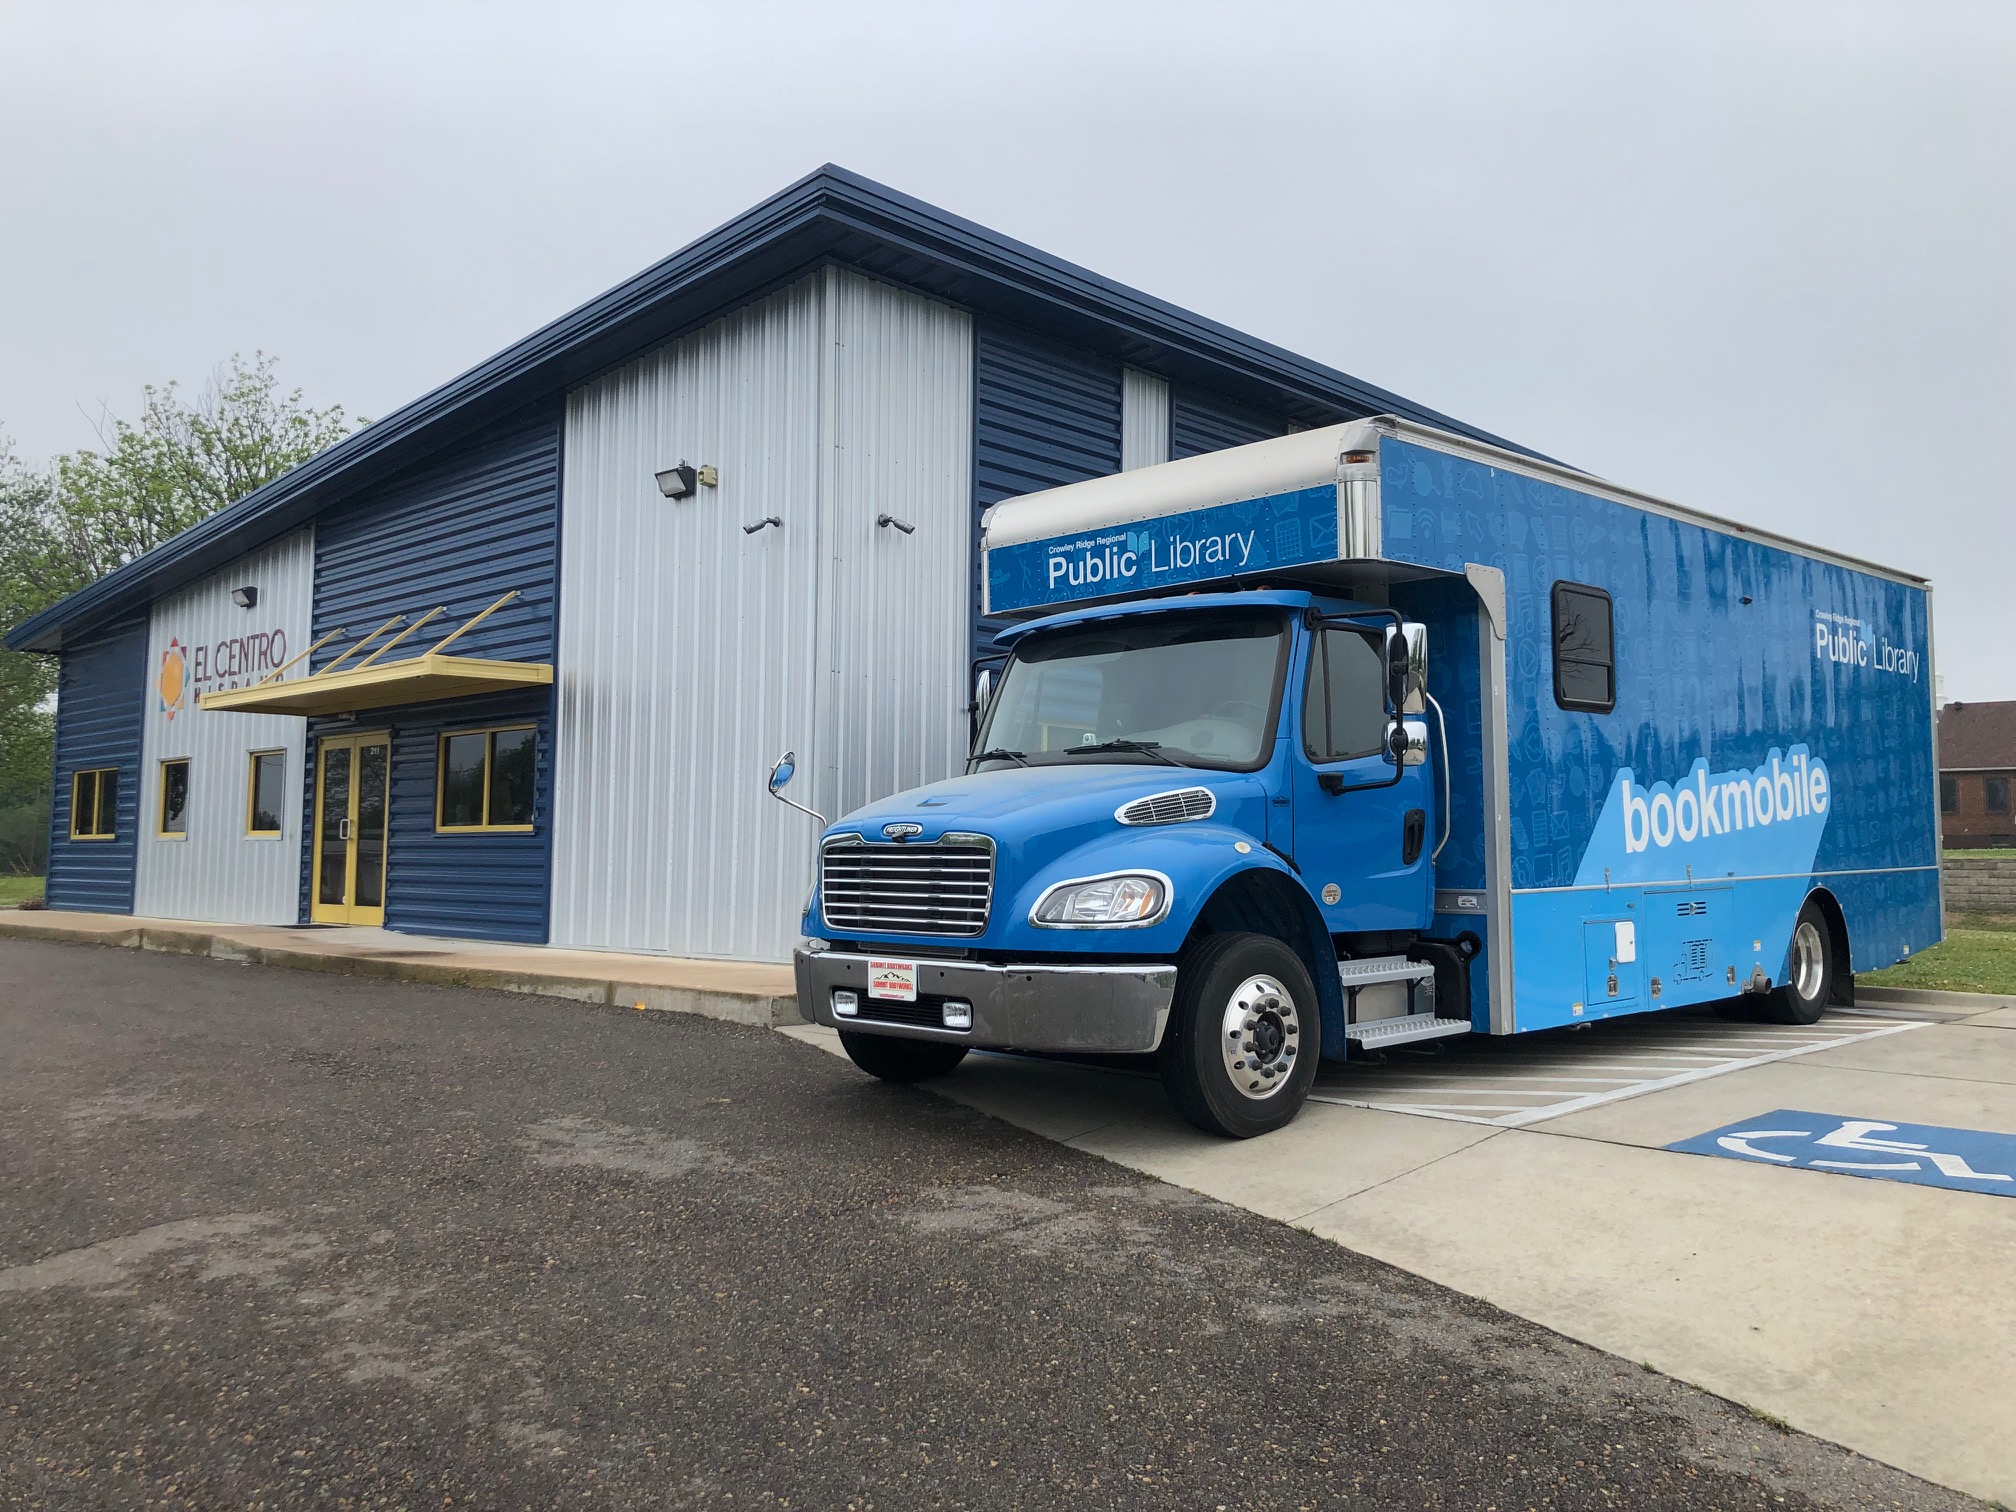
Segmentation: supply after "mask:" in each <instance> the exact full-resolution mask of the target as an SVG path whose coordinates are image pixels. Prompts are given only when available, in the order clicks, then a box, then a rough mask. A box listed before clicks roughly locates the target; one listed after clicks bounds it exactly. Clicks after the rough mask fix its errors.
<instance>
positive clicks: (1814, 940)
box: [1792, 919, 1827, 1003]
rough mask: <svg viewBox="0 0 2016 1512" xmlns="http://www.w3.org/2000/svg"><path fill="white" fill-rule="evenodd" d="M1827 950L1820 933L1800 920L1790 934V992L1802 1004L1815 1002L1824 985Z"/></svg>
mask: <svg viewBox="0 0 2016 1512" xmlns="http://www.w3.org/2000/svg"><path fill="white" fill-rule="evenodd" d="M1826 976H1827V950H1826V947H1825V946H1824V945H1823V944H1822V943H1821V939H1820V931H1819V930H1817V929H1815V928H1814V927H1813V924H1812V922H1811V921H1810V920H1806V919H1801V920H1800V921H1799V927H1798V928H1797V929H1796V930H1794V931H1793V932H1792V990H1793V991H1794V992H1796V993H1798V994H1799V997H1800V1000H1801V1001H1802V1002H1807V1003H1811V1002H1814V1001H1816V1000H1817V999H1818V998H1819V996H1820V992H1821V989H1822V988H1824V987H1825V986H1826V985H1827V984H1826Z"/></svg>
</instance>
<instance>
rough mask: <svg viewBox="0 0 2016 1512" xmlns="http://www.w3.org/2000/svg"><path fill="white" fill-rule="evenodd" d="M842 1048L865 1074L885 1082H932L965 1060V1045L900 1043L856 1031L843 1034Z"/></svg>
mask: <svg viewBox="0 0 2016 1512" xmlns="http://www.w3.org/2000/svg"><path fill="white" fill-rule="evenodd" d="M840 1048H841V1049H843V1050H845V1051H846V1052H847V1059H849V1060H851V1061H852V1062H854V1064H855V1065H857V1066H859V1067H860V1068H861V1069H862V1070H863V1071H866V1072H867V1073H868V1074H869V1075H870V1076H879V1077H881V1078H882V1080H884V1081H886V1082H920V1081H929V1080H931V1078H932V1077H934V1076H943V1075H944V1074H945V1073H946V1072H947V1071H950V1070H951V1069H952V1068H953V1067H954V1066H956V1065H958V1064H959V1062H961V1061H962V1060H964V1059H966V1047H965V1046H964V1045H948V1044H946V1043H945V1042H944V1041H943V1040H915V1039H898V1038H897V1037H896V1036H895V1035H893V1034H862V1033H860V1032H859V1031H858V1030H853V1029H842V1030H841V1031H840Z"/></svg>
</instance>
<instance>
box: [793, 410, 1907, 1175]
mask: <svg viewBox="0 0 2016 1512" xmlns="http://www.w3.org/2000/svg"><path fill="white" fill-rule="evenodd" d="M982 546H983V562H984V572H985V602H984V607H985V609H986V611H987V612H988V613H990V614H993V615H996V616H1018V617H1023V616H1026V617H1024V618H1020V619H1019V621H1018V622H1017V623H1015V624H1013V625H1012V627H1011V628H1010V629H1009V630H1007V631H1006V632H1005V633H1004V634H1002V635H1001V637H1000V641H999V644H1000V645H1001V646H1002V647H1003V648H1004V649H1005V651H1006V652H1007V661H1006V664H1005V666H1004V667H1003V668H1002V669H1001V672H1000V676H999V679H998V681H996V682H994V683H993V685H992V687H991V690H990V691H989V692H988V693H987V694H986V695H985V696H984V698H983V704H982V709H981V712H980V714H979V716H978V721H977V730H978V734H977V737H976V741H975V744H974V747H973V756H972V758H971V760H970V762H969V763H968V767H967V771H966V773H965V775H963V776H960V777H957V778H954V779H952V780H950V781H947V782H940V783H935V784H933V785H931V786H929V787H924V788H919V789H917V790H915V791H911V792H906V793H899V794H897V795H896V796H895V797H892V798H888V799H886V800H884V801H882V802H879V803H874V804H871V805H869V806H868V807H866V808H863V809H861V810H859V811H858V812H856V813H852V814H849V815H847V816H846V817H845V818H844V819H841V820H840V821H838V822H837V823H834V824H832V825H830V826H828V827H827V828H826V830H825V832H824V834H823V836H822V838H821V840H820V846H819V871H818V883H817V887H816V890H815V891H814V893H813V895H812V898H811V900H810V903H809V905H808V908H807V912H806V915H805V921H804V931H805V934H806V935H807V936H808V939H807V941H806V943H805V944H804V946H803V947H802V948H801V949H800V950H799V951H798V953H797V956H796V973H797V987H798V1002H799V1008H800V1011H801V1012H802V1013H803V1015H804V1017H805V1018H807V1019H808V1020H811V1021H812V1022H815V1023H820V1024H828V1025H831V1026H833V1027H835V1028H837V1029H838V1030H839V1031H840V1036H841V1039H842V1041H843V1042H844V1044H845V1045H846V1048H847V1052H848V1053H849V1055H851V1056H852V1057H853V1059H854V1060H855V1061H856V1063H857V1064H859V1065H860V1066H861V1067H862V1068H863V1069H864V1070H866V1071H868V1072H870V1073H872V1074H874V1075H877V1076H881V1077H885V1078H889V1079H891V1080H897V1081H915V1080H921V1079H924V1078H927V1077H931V1076H936V1075H940V1074H943V1073H944V1072H946V1071H949V1070H950V1069H951V1068H952V1067H953V1066H955V1065H956V1064H957V1063H958V1062H959V1060H960V1059H961V1057H963V1056H964V1055H965V1054H966V1052H967V1050H968V1049H970V1048H974V1047H991V1048H1001V1049H1015V1050H1026V1051H1044V1052H1057V1053H1064V1054H1101V1053H1135V1054H1146V1053H1152V1054H1154V1055H1155V1056H1156V1057H1157V1060H1158V1062H1159V1065H1160V1068H1161V1073H1162V1077H1163V1080H1164V1082H1165V1084H1166V1086H1167V1088H1168V1091H1169V1095H1170V1097H1171V1099H1172V1100H1173V1102H1174V1103H1175V1105H1176V1106H1177V1107H1178V1108H1179V1109H1180V1110H1181V1111H1182V1113H1183V1114H1184V1115H1185V1116H1186V1117H1187V1118H1189V1119H1190V1120H1191V1121H1192V1122H1193V1123H1195V1124H1197V1125H1198V1126H1199V1127H1201V1128H1204V1129H1206V1130H1211V1131H1215V1132H1217V1133H1220V1134H1225V1135H1232V1136H1248V1135H1254V1134H1260V1133H1264V1132H1266V1131H1268V1130H1271V1129H1275V1128H1278V1127H1280V1126H1281V1125H1282V1124H1285V1123H1286V1122H1287V1121H1288V1120H1289V1119H1291V1118H1293V1117H1294V1115H1295V1113H1296V1111H1297V1109H1298V1108H1299V1107H1300V1105H1301V1102H1302V1100H1303V1098H1304V1096H1305V1095H1306V1093H1307V1092H1308V1090H1309V1086H1310V1083H1311V1081H1312V1080H1313V1079H1314V1077H1315V1075H1316V1072H1317V1067H1318V1062H1319V1061H1320V1060H1322V1059H1337V1058H1340V1057H1343V1056H1345V1055H1347V1054H1350V1053H1352V1052H1353V1051H1354V1050H1356V1051H1370V1050H1375V1049H1380V1048H1384V1047H1389V1046H1394V1045H1400V1044H1405V1043H1409V1042H1414V1041H1421V1040H1428V1039H1433V1038H1438V1037H1442V1036H1450V1035H1459V1034H1494V1035H1505V1034H1519V1033H1525V1032H1529V1031H1533V1030H1542V1029H1556V1028H1559V1027H1561V1026H1563V1025H1570V1024H1577V1023H1587V1022H1591V1021H1594V1020H1597V1019H1606V1018H1613V1017H1616V1016H1618V1015H1621V1014H1632V1013H1649V1012H1654V1011H1657V1010H1659V1009H1662V1008H1679V1007H1685V1006H1688V1005H1694V1004H1702V1003H1708V1002H1717V1001H1721V1002H1729V1003H1731V1004H1732V1006H1734V1005H1738V1004H1742V1003H1744V1001H1745V995H1749V996H1748V1000H1747V1005H1748V1007H1749V1008H1750V1009H1753V1010H1761V1011H1762V1012H1764V1013H1765V1014H1766V1015H1768V1016H1770V1017H1772V1018H1776V1019H1780V1020H1784V1021H1789V1022H1795V1023H1810V1022H1812V1021H1813V1020H1814V1019H1816V1018H1818V1017H1819V1015H1820V1014H1821V1013H1822V1011H1823V1010H1824V1009H1825V1007H1826V1005H1827V1004H1829V1003H1830V1002H1831V1003H1847V1002H1850V1001H1852V996H1851V995H1852V992H1853V977H1852V975H1851V973H1852V972H1853V971H1855V970H1864V969H1872V968H1875V967H1878V966H1884V965H1888V964H1890V963H1892V962H1894V961H1897V960H1900V959H1902V958H1903V957H1905V956H1907V955H1909V954H1911V953H1912V952H1913V951H1917V950H1921V949H1923V948H1924V947H1926V946H1928V945H1931V944H1933V943H1935V942H1936V941H1937V940H1938V939H1939V938H1940V934H1941V930H1942V916H1941V905H1940V892H1939V869H1938V859H1939V858H1938V850H1937V846H1938V838H1937V837H1938V811H1937V801H1938V796H1937V781H1936V776H1937V764H1936V760H1935V756H1934V750H1933V723H1932V712H1933V696H1932V657H1931V603H1930V590H1929V587H1928V585H1927V584H1926V583H1925V582H1924V581H1923V580H1922V579H1919V578H1915V577H1912V576H1910V575H1908V574H1905V573H1900V572H1893V571H1889V570H1887V569H1884V568H1881V567H1877V566H1874V565H1872V564H1869V563H1866V562H1859V561H1855V560H1852V559H1850V558H1847V557H1843V556H1840V555H1838V554H1835V553H1832V552H1828V551H1823V550H1819V549H1817V548H1814V547H1811V546H1806V545H1802V544H1800V543H1798V542H1795V541H1790V540H1785V539H1782V538H1779V537H1776V536H1772V535H1769V534H1767V533H1765V532H1762V531H1757V530H1751V529H1747V528H1745V527H1743V526H1741V525H1736V524H1733V523H1730V522H1727V521H1724V520H1719V519H1715V518H1713V517H1711V516H1708V515H1705V514H1701V513H1698V512H1696V511H1693V510H1690V509H1685V508H1681V507H1679V506H1677V505H1673V504H1669V503H1665V502H1663V501H1660V500H1658V499H1653V498H1649V497H1647V496H1645V495H1642V494H1637V493H1633V492H1631V491H1630V490H1628V489H1622V488H1616V487H1612V486H1611V485H1609V484H1607V483H1603V482H1601V481H1599V480H1597V479H1594V478H1591V477H1589V476H1587V475H1585V474H1582V473H1578V472H1575V471H1573V470H1572V469H1569V468H1564V467H1558V466H1553V465H1550V464H1548V463H1545V462H1540V461H1536V460H1534V459H1532V458H1530V457H1526V456H1522V455H1518V454H1516V453H1512V452H1507V451H1501V450H1498V449H1495V448H1493V447H1490V446H1485V445H1480V444H1478V443H1476V442H1473V441H1470V440H1466V439H1463V438H1460V437H1457V436H1452V435H1448V434H1444V433H1442V432H1439V431H1434V430H1430V429H1426V428H1424V427H1421V426H1417V425H1412V424H1408V423H1405V422H1402V421H1399V420H1395V419H1391V418H1380V419H1374V420H1367V421H1358V422H1352V423H1349V424H1346V425H1342V426H1334V427H1329V428H1326V429H1323V430H1314V431H1306V432H1302V433H1299V434H1295V435H1290V436H1286V437H1283V438H1281V439H1279V440H1273V441H1263V442H1259V443H1257V444H1255V445H1252V446H1244V447H1238V448H1235V449H1232V450H1229V451H1223V452H1217V453H1213V454H1209V455H1206V456H1200V457H1193V458H1189V459H1186V460H1183V461H1177V462H1170V463H1166V464H1163V465H1162V466H1159V467H1149V468H1144V469H1141V470H1138V471H1134V472H1127V473H1122V474H1119V475H1117V476H1114V477H1106V478H1099V479H1095V480H1092V481H1090V482H1085V483H1079V484H1074V485H1071V486H1069V487H1065V488H1058V489H1052V490H1050V491H1048V492H1045V493H1040V494H1031V495H1027V496H1025V497H1022V498H1018V499H1010V500H1007V501H1005V502H1003V503H1001V504H997V505H995V506H994V508H993V509H991V510H990V511H989V512H988V514H987V516H986V519H985V521H984V524H983V537H982ZM790 768H791V758H789V757H787V758H786V759H785V760H784V761H782V762H780V763H779V765H778V769H777V770H776V771H775V772H773V774H772V780H771V786H772V790H773V791H777V790H779V789H781V787H782V785H783V784H784V783H785V782H786V781H788V780H789V777H790ZM779 796H782V794H781V792H780V793H779ZM786 801H787V802H788V801H789V800H788V799H787V800H786Z"/></svg>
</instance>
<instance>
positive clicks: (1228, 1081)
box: [1159, 934, 1323, 1139]
mask: <svg viewBox="0 0 2016 1512" xmlns="http://www.w3.org/2000/svg"><path fill="white" fill-rule="evenodd" d="M1322 1052H1323V1020H1322V1014H1321V1010H1320V1009H1319V1008H1318V1006H1317V1001H1316V988H1315V986H1314V984H1312V983H1311V982H1310V980H1309V973H1308V971H1307V969H1305V968H1304V966H1303V965H1302V958H1301V957H1300V956H1298V955H1296V954H1295V952H1294V951H1292V950H1290V949H1289V948H1288V947H1287V946H1286V945H1285V944H1283V943H1282V942H1281V941H1279V940H1277V939H1275V938H1273V937H1272V936H1271V935H1261V934H1215V935H1206V936H1204V938H1202V939H1201V940H1197V941H1194V942H1193V943H1192V944H1191V945H1189V946H1188V947H1187V948H1186V949H1185V950H1184V952H1183V954H1182V956H1181V957H1180V958H1179V959H1178V960H1177V962H1176V998H1175V1001H1174V1002H1173V1003H1172V1004H1171V1005H1170V1008H1169V1026H1168V1028H1167V1030H1166V1031H1165V1032H1164V1034H1163V1036H1162V1048H1161V1050H1160V1052H1159V1059H1160V1061H1161V1068H1162V1085H1163V1086H1165V1087H1166V1088H1168V1090H1169V1100H1170V1101H1171V1102H1173V1103H1174V1104H1175V1105H1176V1110H1177V1111H1178V1112H1179V1113H1181V1114H1182V1115H1183V1116H1184V1117H1185V1118H1187V1119H1188V1120H1189V1121H1190V1122H1191V1123H1193V1124H1195V1125H1196V1126H1197V1127H1198V1128H1200V1129H1202V1130H1204V1132H1205V1133H1207V1134H1223V1135H1225V1136H1226V1137H1227V1138H1231V1139H1250V1138H1252V1137H1253V1136H1254V1135H1255V1134H1265V1133H1268V1132H1269V1131H1270V1130H1273V1129H1278V1128H1280V1127H1281V1126H1282V1125H1283V1124H1285V1123H1287V1122H1288V1121H1289V1120H1290V1119H1292V1118H1293V1117H1294V1116H1295V1115H1296V1113H1298V1112H1299V1111H1300V1110H1301V1107H1302V1100H1303V1099H1304V1098H1305V1097H1307V1096H1308V1095H1309V1085H1310V1083H1311V1082H1313V1081H1315V1079H1316V1062H1317V1060H1318V1058H1319V1057H1320V1056H1321V1055H1322Z"/></svg>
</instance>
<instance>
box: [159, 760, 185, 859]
mask: <svg viewBox="0 0 2016 1512" xmlns="http://www.w3.org/2000/svg"><path fill="white" fill-rule="evenodd" d="M154 820H155V823H154V833H155V835H157V836H158V837H159V838H161V839H163V840H187V839H188V838H189V758H188V757H186V756H178V757H176V758H175V759H174V760H172V761H164V762H162V763H161V808H160V810H159V812H157V813H156V814H155V816H154Z"/></svg>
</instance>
